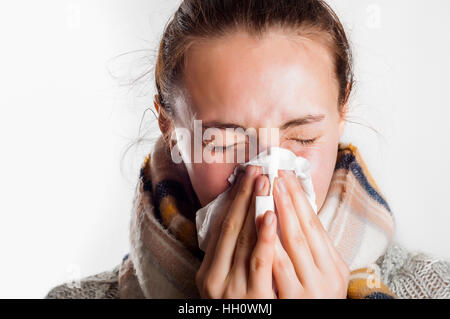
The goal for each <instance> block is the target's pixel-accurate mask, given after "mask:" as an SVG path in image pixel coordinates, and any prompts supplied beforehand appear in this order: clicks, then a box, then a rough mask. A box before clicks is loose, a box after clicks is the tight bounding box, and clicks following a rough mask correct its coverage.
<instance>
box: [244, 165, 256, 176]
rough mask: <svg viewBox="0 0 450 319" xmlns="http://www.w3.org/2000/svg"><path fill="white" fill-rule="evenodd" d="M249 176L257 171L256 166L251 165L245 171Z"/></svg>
mask: <svg viewBox="0 0 450 319" xmlns="http://www.w3.org/2000/svg"><path fill="white" fill-rule="evenodd" d="M245 173H246V174H247V176H252V175H253V174H254V173H255V167H253V166H249V167H247V171H246V172H245Z"/></svg>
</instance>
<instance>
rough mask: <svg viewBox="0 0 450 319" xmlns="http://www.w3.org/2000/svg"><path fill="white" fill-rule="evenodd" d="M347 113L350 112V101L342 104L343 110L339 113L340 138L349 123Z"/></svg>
mask: <svg viewBox="0 0 450 319" xmlns="http://www.w3.org/2000/svg"><path fill="white" fill-rule="evenodd" d="M347 114H348V102H346V103H345V104H344V105H343V106H342V110H341V112H340V114H339V139H341V137H342V134H344V129H345V125H346V124H347Z"/></svg>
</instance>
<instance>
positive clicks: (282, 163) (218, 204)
mask: <svg viewBox="0 0 450 319" xmlns="http://www.w3.org/2000/svg"><path fill="white" fill-rule="evenodd" d="M248 165H255V166H260V167H261V168H262V174H265V175H268V177H269V181H270V192H269V195H267V196H256V201H255V206H256V207H255V222H256V218H257V217H258V216H259V215H261V214H264V213H265V212H266V211H267V210H271V211H273V212H275V203H274V199H273V182H274V179H275V177H277V176H278V170H280V169H281V170H292V171H295V175H296V176H297V177H298V179H299V181H300V183H301V185H302V186H303V189H304V191H305V194H306V197H307V198H308V201H309V203H310V204H311V207H312V208H313V210H314V212H315V213H316V214H317V206H316V196H315V193H314V187H313V184H312V180H311V175H310V170H311V164H310V163H309V161H308V160H307V159H305V158H303V157H301V156H296V155H295V154H294V153H293V152H291V151H290V150H288V149H286V148H281V147H277V146H273V147H270V148H269V149H267V150H266V151H264V152H262V153H260V154H258V156H256V157H255V158H254V159H252V160H250V161H248V162H246V163H243V164H239V165H237V166H236V168H235V169H234V172H233V174H231V175H230V177H229V178H228V181H229V182H230V184H233V183H234V181H235V179H236V176H237V175H238V173H239V171H244V170H245V167H246V166H248ZM230 188H231V187H230ZM230 188H228V189H227V190H226V191H225V192H223V193H221V194H220V195H219V196H218V197H217V198H216V199H214V200H213V201H211V202H210V203H209V204H208V205H206V206H204V207H202V208H201V209H199V210H198V211H197V212H196V217H195V222H196V227H197V238H198V243H199V247H200V249H202V250H203V251H206V247H207V243H208V242H209V238H210V235H211V234H210V233H211V232H210V230H211V228H212V226H213V225H214V222H215V220H216V219H217V218H218V217H220V214H221V213H223V214H226V213H227V212H225V211H223V209H222V208H223V205H224V203H225V199H226V197H227V195H228V192H229V190H230ZM278 236H280V228H279V224H278ZM280 238H281V237H280Z"/></svg>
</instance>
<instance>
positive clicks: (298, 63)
mask: <svg viewBox="0 0 450 319" xmlns="http://www.w3.org/2000/svg"><path fill="white" fill-rule="evenodd" d="M186 62H187V63H186V68H185V72H184V84H185V89H186V90H187V91H188V92H189V95H190V98H189V103H188V105H187V106H186V107H188V108H189V109H190V110H189V112H193V113H194V114H195V119H196V120H202V124H203V128H206V127H207V126H208V125H209V124H211V125H212V127H217V124H230V123H231V124H233V125H236V126H240V127H243V128H244V130H245V129H246V128H254V129H255V130H256V135H257V137H258V143H259V147H260V148H259V149H258V152H260V151H263V150H264V149H266V148H267V147H269V146H271V145H275V142H274V141H270V140H269V139H268V138H265V137H263V135H262V134H259V132H260V131H259V129H261V128H263V129H267V130H268V132H270V129H273V128H278V129H279V144H278V146H280V147H284V148H287V149H289V150H291V151H292V152H294V153H295V154H296V155H297V156H302V157H304V158H306V159H308V160H309V161H310V163H311V177H312V181H313V184H314V190H315V192H316V204H317V207H318V208H319V209H320V208H321V207H322V204H323V202H324V200H325V197H326V194H327V191H328V187H329V184H330V181H331V177H332V174H333V170H334V166H335V164H336V155H337V147H338V142H339V139H340V137H341V135H342V132H343V130H344V123H345V122H344V118H342V117H341V116H340V114H339V111H338V93H339V92H338V84H337V80H336V79H335V73H334V66H333V62H332V60H331V55H330V52H329V51H328V50H327V49H326V48H325V47H324V46H323V45H322V44H320V42H318V41H315V40H311V39H308V38H300V37H299V36H295V35H289V34H287V33H285V32H277V31H271V32H270V33H268V34H267V35H266V36H265V37H264V38H263V39H261V40H255V39H253V38H251V37H250V36H249V35H247V34H246V33H244V32H242V33H234V34H232V35H228V36H227V37H223V38H220V39H213V40H207V41H204V42H196V43H195V44H194V45H193V46H191V47H190V49H189V50H188V52H187V55H186ZM302 119H303V120H302ZM305 119H306V120H305ZM296 120H298V121H296ZM292 121H294V122H292ZM289 122H290V125H286V124H287V123H289ZM228 126H231V125H225V127H228ZM219 133H220V134H222V136H221V139H222V141H220V138H218V139H216V140H215V141H214V140H212V139H213V138H211V139H208V140H207V141H212V142H213V143H212V144H211V145H214V146H215V147H220V146H224V147H228V149H226V150H225V149H224V150H223V151H218V150H216V151H214V152H212V153H211V154H212V155H213V156H222V157H221V158H225V155H226V154H225V153H226V152H238V151H239V149H241V150H242V148H243V149H245V148H247V149H248V145H247V146H246V139H245V137H244V134H242V133H233V134H232V136H233V138H235V140H234V141H233V140H232V139H231V138H230V137H231V135H230V134H229V133H225V128H223V130H220V131H219ZM302 141H303V142H302ZM191 142H192V140H191ZM205 143H207V142H205ZM235 143H236V144H235ZM305 143H309V144H305ZM187 144H188V143H179V145H178V147H179V149H180V151H181V153H182V154H184V155H182V156H190V159H191V160H190V161H189V163H186V161H185V164H186V168H187V170H188V173H189V176H190V179H191V182H192V185H193V188H194V190H195V192H196V194H197V196H198V198H199V200H200V203H201V204H202V206H204V205H206V204H208V203H209V202H210V201H212V200H213V199H214V198H216V197H217V196H218V195H219V194H220V193H222V192H223V191H225V190H226V189H227V188H228V187H229V184H228V181H227V179H228V177H229V176H230V174H231V173H232V172H233V170H234V168H235V166H236V165H238V163H237V162H236V161H233V162H232V163H227V162H225V161H222V163H208V162H205V161H202V162H201V163H194V154H193V152H192V150H193V148H192V144H191V145H187ZM247 144H248V140H247ZM233 145H234V146H233ZM202 147H205V146H202ZM188 150H189V151H188ZM184 158H186V157H184ZM235 160H236V158H235ZM248 160H249V158H248V152H247V155H246V158H245V161H248Z"/></svg>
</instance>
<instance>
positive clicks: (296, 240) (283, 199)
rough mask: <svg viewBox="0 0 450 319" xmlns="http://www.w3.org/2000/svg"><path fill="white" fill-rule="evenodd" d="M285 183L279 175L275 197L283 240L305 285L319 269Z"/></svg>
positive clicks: (276, 180)
mask: <svg viewBox="0 0 450 319" xmlns="http://www.w3.org/2000/svg"><path fill="white" fill-rule="evenodd" d="M283 185H284V183H283V178H281V177H277V178H276V179H275V185H274V186H275V187H274V199H275V205H276V209H277V211H278V220H279V223H280V231H281V240H282V244H283V247H284V248H285V250H286V252H287V253H288V255H289V258H290V259H291V260H292V263H293V265H294V268H295V271H296V273H297V277H298V278H299V279H300V282H301V283H302V284H303V285H304V284H305V283H306V282H310V281H311V280H312V278H314V277H315V276H316V273H317V270H318V269H317V267H316V265H315V263H314V259H313V257H312V255H311V251H310V249H309V245H308V242H307V240H306V237H305V235H304V233H303V230H302V229H301V227H300V224H299V221H298V218H297V215H296V213H295V208H294V206H293V204H292V201H291V198H290V196H289V194H288V192H287V189H286V186H285V185H284V186H283Z"/></svg>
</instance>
